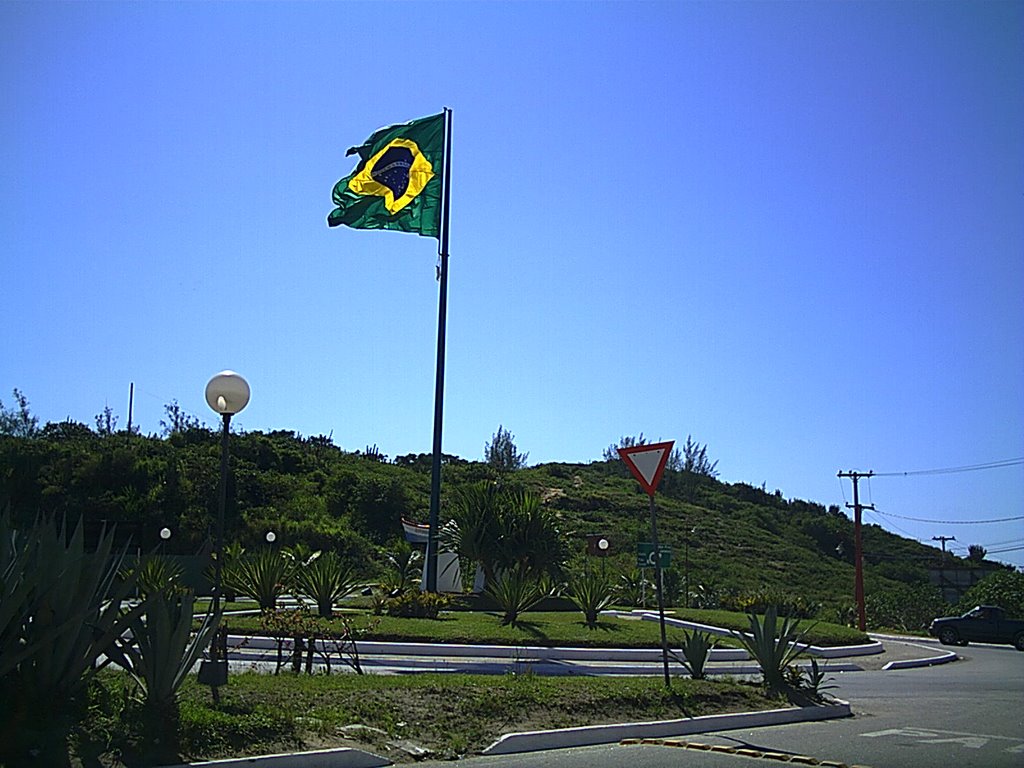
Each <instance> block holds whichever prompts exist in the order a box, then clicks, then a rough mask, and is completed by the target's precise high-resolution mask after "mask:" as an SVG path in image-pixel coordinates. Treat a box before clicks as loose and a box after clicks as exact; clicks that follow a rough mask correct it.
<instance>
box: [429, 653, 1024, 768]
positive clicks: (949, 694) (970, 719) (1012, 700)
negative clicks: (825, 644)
mask: <svg viewBox="0 0 1024 768" xmlns="http://www.w3.org/2000/svg"><path fill="white" fill-rule="evenodd" d="M957 650H958V652H959V653H960V655H961V656H962V657H963V658H962V660H961V661H958V662H955V663H952V664H945V665H942V666H936V667H930V668H923V669H909V670H903V671H868V672H849V673H839V674H837V675H835V680H834V682H835V683H836V684H837V685H838V688H837V689H836V690H834V691H832V693H834V694H835V695H837V696H839V697H840V698H843V699H846V700H847V701H850V702H851V704H852V707H853V711H854V717H852V718H845V719H842V720H831V721H826V722H821V723H801V724H796V725H786V726H774V727H768V728H757V729H751V730H739V731H723V732H719V733H714V734H705V735H701V736H690V737H687V739H686V740H687V741H689V742H699V743H703V744H714V745H722V746H733V747H738V748H743V749H750V750H753V751H755V752H758V751H759V752H768V753H781V754H788V755H801V756H809V757H813V758H816V759H817V760H821V761H831V762H833V763H845V764H847V765H851V766H852V765H861V766H872V768H934V767H935V766H946V765H950V766H957V768H1021V767H1022V766H1024V706H1022V704H1024V653H1020V652H1019V651H1015V650H1014V649H1013V648H1012V647H1009V646H986V647H979V646H969V647H967V648H962V649H957ZM752 759H753V758H751V757H741V756H736V755H728V754H718V753H707V752H703V751H697V750H694V749H684V748H679V747H668V746H648V745H642V746H617V745H616V746H606V747H587V748H583V749H567V750H551V751H547V752H534V753H529V754H522V755H511V756H504V757H479V758H471V759H468V760H465V761H463V762H462V763H461V764H462V765H465V766H466V768H527V767H530V768H533V767H534V766H539V767H541V768H620V767H621V766H637V767H638V768H639V767H640V766H643V768H663V767H664V768H668V767H669V766H696V767H697V768H719V767H723V766H724V767H726V768H736V767H738V766H748V767H749V766H757V765H759V766H761V767H762V768H766V767H767V766H772V765H782V764H784V763H781V762H775V761H771V760H760V761H759V762H756V763H753V762H751V760H752ZM424 765H433V766H437V768H440V766H442V765H445V766H450V765H451V764H450V763H426V764H424Z"/></svg>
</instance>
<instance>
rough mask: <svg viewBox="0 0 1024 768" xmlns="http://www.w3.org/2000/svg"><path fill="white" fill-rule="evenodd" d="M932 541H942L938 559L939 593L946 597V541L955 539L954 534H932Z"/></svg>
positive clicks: (943, 597)
mask: <svg viewBox="0 0 1024 768" xmlns="http://www.w3.org/2000/svg"><path fill="white" fill-rule="evenodd" d="M932 541H941V542H942V559H941V560H940V561H939V594H941V595H942V599H943V600H945V599H946V572H945V566H946V542H947V541H956V536H932Z"/></svg>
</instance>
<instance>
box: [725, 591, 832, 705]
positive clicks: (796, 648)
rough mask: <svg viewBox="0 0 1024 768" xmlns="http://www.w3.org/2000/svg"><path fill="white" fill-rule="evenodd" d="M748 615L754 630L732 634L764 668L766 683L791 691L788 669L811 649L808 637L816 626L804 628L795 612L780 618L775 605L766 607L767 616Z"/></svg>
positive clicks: (772, 686) (778, 689)
mask: <svg viewBox="0 0 1024 768" xmlns="http://www.w3.org/2000/svg"><path fill="white" fill-rule="evenodd" d="M747 619H748V621H749V622H750V633H749V634H747V633H745V632H732V633H731V634H732V636H733V637H735V638H736V639H737V640H738V641H739V642H740V644H741V645H742V646H743V648H744V649H745V650H746V651H747V653H749V654H750V657H751V658H752V659H754V661H756V662H757V665H758V666H759V667H760V668H761V675H762V677H763V682H764V685H765V687H766V688H768V689H769V690H771V691H775V692H785V691H787V689H788V687H789V686H787V684H786V680H785V675H786V669H787V668H788V667H789V665H790V664H792V663H793V662H794V661H796V660H797V659H798V658H800V657H801V656H803V655H804V654H805V653H806V652H807V649H808V647H809V646H808V644H807V643H806V642H805V638H806V637H807V633H808V632H809V631H810V630H811V629H812V628H813V627H809V628H808V629H806V630H804V631H800V629H799V622H798V621H797V620H796V619H794V618H792V617H791V616H784V617H783V618H782V621H781V622H780V621H779V615H778V609H777V608H776V607H775V606H774V605H773V606H769V607H768V608H767V609H766V610H765V612H764V616H763V617H761V616H758V615H756V614H753V613H750V614H747Z"/></svg>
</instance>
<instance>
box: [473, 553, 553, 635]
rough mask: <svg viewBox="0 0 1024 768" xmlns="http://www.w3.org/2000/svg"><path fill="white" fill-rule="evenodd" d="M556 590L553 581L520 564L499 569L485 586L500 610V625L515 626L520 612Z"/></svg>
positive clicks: (528, 608) (523, 611)
mask: <svg viewBox="0 0 1024 768" xmlns="http://www.w3.org/2000/svg"><path fill="white" fill-rule="evenodd" d="M556 591H557V588H556V586H555V585H554V583H553V582H552V581H551V580H550V579H548V578H542V577H541V576H539V575H538V574H536V573H533V572H531V571H528V570H527V569H526V568H523V567H522V566H517V567H515V568H511V569H509V570H507V571H501V572H500V573H499V574H498V576H497V578H496V579H495V580H494V583H493V584H491V585H490V586H489V587H488V588H487V595H489V596H490V597H491V598H492V599H493V600H494V601H495V602H496V603H497V604H498V607H499V608H500V609H501V611H502V618H501V624H502V626H513V627H514V626H516V625H518V623H519V616H520V614H523V613H525V612H526V611H528V610H530V609H531V608H533V607H534V606H535V605H537V603H539V602H540V601H541V600H543V599H544V598H546V597H550V596H551V595H553V594H555V592H556Z"/></svg>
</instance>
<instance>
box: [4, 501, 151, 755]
mask: <svg viewBox="0 0 1024 768" xmlns="http://www.w3.org/2000/svg"><path fill="white" fill-rule="evenodd" d="M0 535H2V540H0V578H2V579H3V581H4V584H3V590H4V594H3V601H2V607H0V643H2V650H3V653H2V655H0V659H2V660H0V724H2V731H0V764H2V763H4V762H6V763H7V764H8V765H21V764H24V762H25V761H26V760H27V759H28V755H29V754H30V753H31V754H35V755H37V759H36V762H37V763H38V764H46V765H66V764H67V762H68V757H67V736H68V733H69V731H70V728H71V727H72V725H73V723H74V719H75V707H76V705H77V702H78V699H79V695H80V694H81V693H82V692H83V691H84V689H85V687H86V685H87V684H88V682H89V680H90V679H91V677H92V676H93V674H95V671H96V661H97V659H99V658H100V656H102V655H103V654H104V653H106V651H107V650H108V649H109V648H110V647H111V646H112V644H113V642H114V640H115V638H118V637H120V636H121V635H122V634H124V632H125V631H126V630H127V628H128V626H129V625H130V624H131V622H132V621H133V620H134V619H135V618H136V617H137V616H138V615H139V614H140V613H141V612H142V611H143V610H145V607H146V605H145V601H143V602H142V603H140V604H139V605H136V606H135V607H132V608H128V609H124V610H122V601H123V600H125V599H126V598H127V597H128V595H130V594H131V593H132V592H133V591H134V589H135V577H134V575H130V576H128V577H127V578H125V579H123V580H119V579H118V572H119V570H120V568H121V564H122V562H123V560H124V553H123V552H122V553H120V554H114V553H113V543H114V537H113V533H112V532H109V531H104V532H103V533H102V534H101V535H100V539H99V542H98V544H97V547H96V551H95V552H86V549H85V535H84V527H83V524H82V522H81V521H79V523H78V524H77V525H76V527H75V529H74V531H72V532H71V534H70V536H69V535H68V531H67V528H66V526H65V525H64V524H63V523H62V524H60V525H54V524H53V523H51V522H49V521H44V520H39V521H37V522H36V523H35V524H34V525H33V526H32V527H31V528H30V529H28V530H26V531H23V532H18V533H16V532H15V531H14V529H13V525H12V524H11V523H10V522H9V518H8V517H7V515H6V514H5V515H3V519H2V522H0ZM9 595H10V596H11V599H10V601H9V598H8V596H9Z"/></svg>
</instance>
